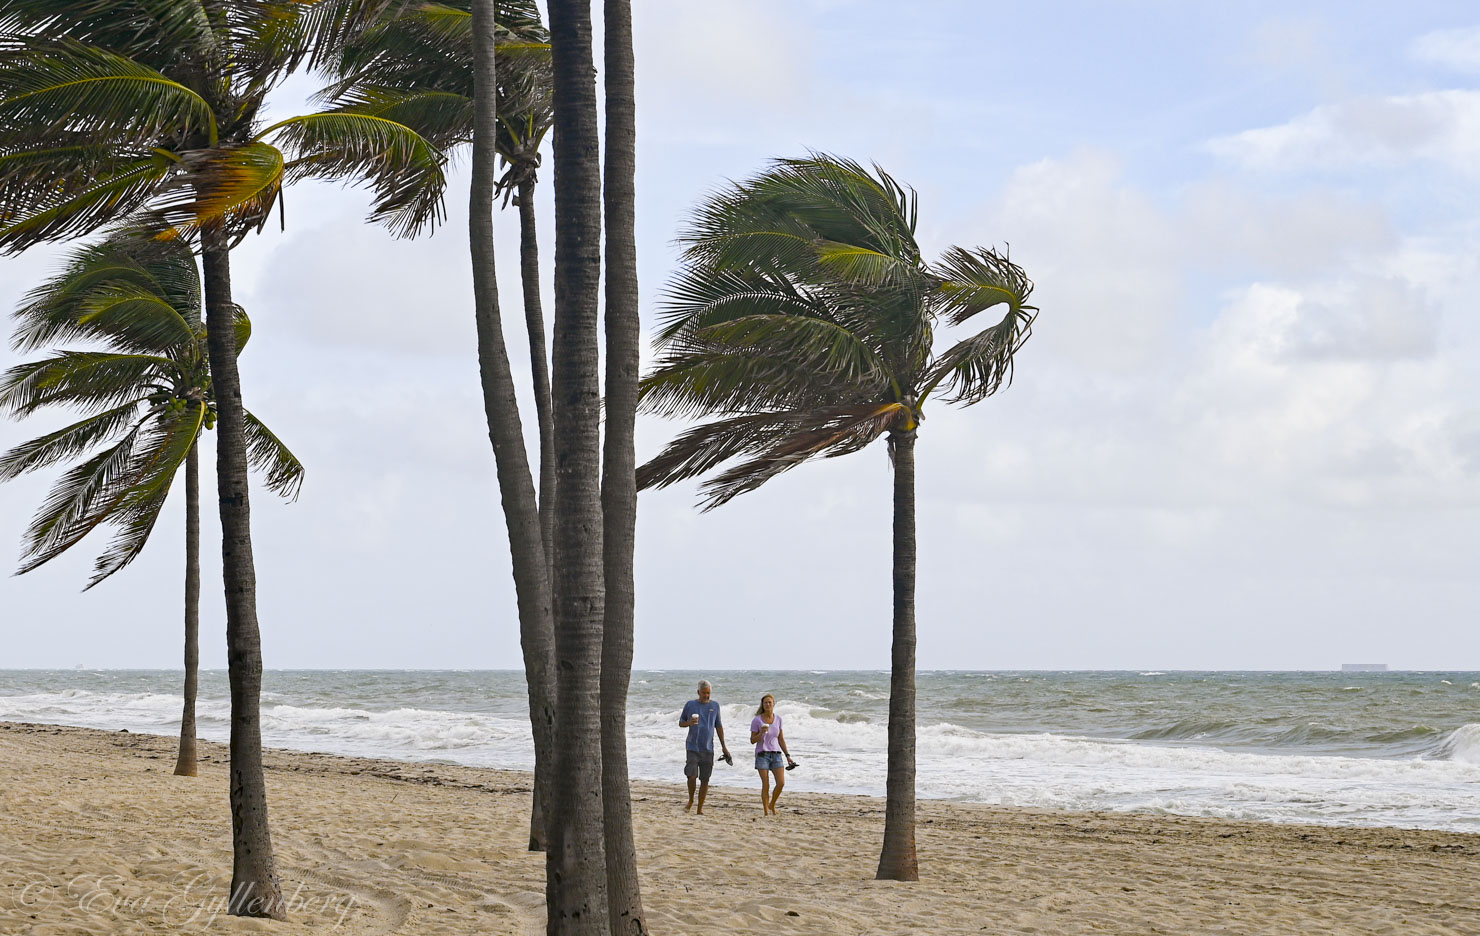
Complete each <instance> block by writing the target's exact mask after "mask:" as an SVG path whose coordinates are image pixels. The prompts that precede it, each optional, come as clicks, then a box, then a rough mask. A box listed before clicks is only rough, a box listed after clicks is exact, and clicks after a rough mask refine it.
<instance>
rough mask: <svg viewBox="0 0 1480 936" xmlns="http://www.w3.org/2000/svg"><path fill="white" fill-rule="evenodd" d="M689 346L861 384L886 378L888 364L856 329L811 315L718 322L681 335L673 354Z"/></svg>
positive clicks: (874, 384) (827, 380) (825, 379)
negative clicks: (788, 365)
mask: <svg viewBox="0 0 1480 936" xmlns="http://www.w3.org/2000/svg"><path fill="white" fill-rule="evenodd" d="M690 349H691V350H694V351H697V352H700V353H703V352H709V351H714V350H720V349H723V350H726V351H728V352H729V353H731V354H733V355H735V356H737V357H751V356H754V357H760V358H769V359H779V360H787V361H791V362H793V363H794V364H796V365H797V366H798V367H801V368H803V369H805V370H806V371H808V372H810V373H811V374H812V375H813V379H814V380H815V381H817V382H821V383H829V384H835V385H839V386H852V387H859V388H873V387H878V386H881V385H882V386H887V385H888V383H889V376H890V375H889V368H888V366H887V365H886V364H885V363H884V361H883V360H881V359H880V358H879V356H878V355H877V354H876V353H874V351H873V349H871V348H870V347H869V346H868V345H866V344H864V343H863V342H862V341H860V340H859V337H858V335H857V334H855V333H854V332H852V331H849V330H848V329H846V328H844V327H842V326H840V325H837V324H835V323H833V322H829V321H827V320H825V319H820V318H812V317H810V316H801V315H777V314H760V315H747V316H742V317H740V318H734V319H730V320H728V321H725V322H717V323H715V324H713V325H709V326H706V327H705V328H702V329H699V330H698V331H695V332H694V333H692V335H690V336H686V337H685V338H683V339H680V340H679V341H678V342H676V343H675V346H674V354H675V355H678V356H681V355H682V354H683V353H684V351H686V350H690Z"/></svg>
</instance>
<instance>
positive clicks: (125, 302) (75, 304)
mask: <svg viewBox="0 0 1480 936" xmlns="http://www.w3.org/2000/svg"><path fill="white" fill-rule="evenodd" d="M199 309H200V275H199V272H198V270H197V269H196V265H195V258H194V256H193V255H192V254H191V252H190V250H189V249H188V248H187V247H185V246H184V245H182V244H173V243H163V242H160V241H158V240H155V239H154V238H152V237H149V236H146V235H144V234H137V233H133V232H120V233H117V234H114V235H113V236H110V237H109V238H108V239H106V240H104V241H102V242H99V243H96V244H91V245H87V246H84V247H81V248H79V249H77V250H74V251H73V252H72V253H71V254H69V255H68V257H67V259H66V261H65V262H64V264H63V266H62V268H61V269H60V270H59V271H58V272H57V273H56V274H55V275H54V276H52V277H50V278H49V279H47V280H46V281H45V282H43V283H42V284H41V285H40V286H38V287H36V288H35V289H33V290H31V291H30V292H29V293H27V294H26V297H25V298H24V300H22V303H21V306H20V308H19V309H17V310H16V331H15V334H14V336H13V338H12V345H13V346H14V347H15V348H16V349H17V350H23V351H24V350H34V349H36V348H40V347H45V346H48V345H52V344H57V343H62V342H67V341H90V342H103V343H105V344H108V345H109V346H111V347H113V348H114V349H115V350H118V351H124V352H144V353H160V354H165V353H167V352H169V351H171V350H173V349H174V348H175V347H176V346H177V345H178V344H179V343H182V342H189V341H191V340H192V339H193V338H194V337H195V336H196V335H198V334H199V331H200V311H199Z"/></svg>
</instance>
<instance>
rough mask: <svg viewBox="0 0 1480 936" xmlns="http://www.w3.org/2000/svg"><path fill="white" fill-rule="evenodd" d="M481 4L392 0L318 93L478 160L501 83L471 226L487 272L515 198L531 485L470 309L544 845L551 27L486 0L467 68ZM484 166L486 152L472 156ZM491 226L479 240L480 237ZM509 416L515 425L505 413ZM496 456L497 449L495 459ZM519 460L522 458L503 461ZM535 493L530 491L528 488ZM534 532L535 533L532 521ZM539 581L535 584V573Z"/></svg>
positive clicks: (493, 342) (485, 313) (525, 10)
mask: <svg viewBox="0 0 1480 936" xmlns="http://www.w3.org/2000/svg"><path fill="white" fill-rule="evenodd" d="M480 15H481V14H480V13H479V11H478V10H477V9H476V7H475V5H474V4H473V3H471V2H470V0H448V2H444V3H437V2H415V3H410V4H407V5H404V6H397V7H392V8H390V9H388V10H387V13H386V15H385V17H384V18H383V19H381V20H379V21H377V22H375V23H373V24H371V25H370V26H369V27H368V28H366V29H365V30H363V31H362V32H360V33H359V34H357V35H354V36H352V37H350V38H349V39H348V40H347V41H346V42H345V43H344V45H343V46H342V48H340V49H338V50H337V51H336V53H335V55H334V56H333V58H332V61H331V62H330V63H329V70H330V71H331V73H332V74H333V76H334V78H335V81H334V83H333V84H331V85H330V86H329V87H327V88H325V89H324V90H323V91H322V92H320V97H321V98H322V99H323V100H326V101H328V102H330V103H331V105H332V106H333V107H335V108H338V109H343V110H346V111H349V112H358V113H366V114H372V115H375V116H385V117H389V118H391V119H394V120H396V121H398V122H401V123H404V124H406V125H408V126H411V127H412V128H414V129H415V130H417V132H419V133H421V134H422V135H423V136H424V137H426V138H427V139H429V140H431V141H432V142H434V143H435V144H436V145H437V146H439V147H440V148H441V149H443V150H444V151H447V152H454V151H455V150H456V149H458V148H461V147H462V146H465V145H466V146H470V147H473V148H474V150H475V152H474V161H475V163H477V161H478V152H477V147H478V146H479V145H480V143H479V141H478V138H477V133H476V131H477V127H478V124H477V117H478V115H479V112H478V111H477V106H476V105H475V99H476V97H477V91H478V88H480V87H483V86H485V85H486V86H488V87H494V88H496V95H497V100H496V102H494V101H490V102H488V103H490V104H495V105H496V106H495V107H494V108H493V110H494V113H492V114H491V115H487V116H486V117H485V118H484V119H486V120H487V121H489V122H490V124H491V126H493V127H494V132H493V133H492V134H491V136H492V137H493V140H492V152H491V153H490V154H489V157H488V158H489V160H490V161H489V164H488V166H487V167H486V172H487V173H488V176H487V180H491V181H487V184H488V186H489V189H488V192H486V193H485V192H484V191H483V189H482V186H483V184H484V182H485V178H484V176H483V175H482V172H483V171H484V170H483V169H482V168H475V175H476V176H477V178H478V187H477V188H476V189H475V191H474V192H473V198H474V200H475V204H474V207H473V213H472V217H473V219H474V220H473V221H472V222H471V223H473V224H475V225H478V226H479V228H480V230H479V231H477V232H475V233H474V234H473V245H474V246H473V247H472V250H473V255H474V263H475V265H477V266H479V267H481V268H482V269H483V272H480V273H478V274H477V275H479V276H482V275H487V276H489V277H493V278H494V280H493V281H491V284H490V286H489V288H490V289H493V288H494V287H493V285H492V283H494V282H496V276H495V274H494V272H493V262H494V261H493V252H492V250H493V247H492V237H493V230H492V227H491V224H492V221H491V219H490V220H489V222H488V224H489V225H490V226H489V227H488V229H487V231H486V233H485V232H483V231H482V230H481V227H482V225H483V224H484V221H483V220H482V218H483V216H484V214H486V213H487V212H488V211H490V210H491V208H485V207H484V205H485V203H487V204H489V205H491V204H492V199H493V198H494V197H495V193H500V192H501V193H502V194H503V196H504V204H505V205H506V206H507V204H508V202H509V201H510V199H511V197H512V199H513V200H515V201H516V202H517V203H518V207H519V221H520V231H519V233H520V237H519V257H520V273H521V279H522V283H523V292H524V319H525V328H526V331H527V332H528V335H529V360H530V372H531V374H532V377H533V385H534V399H535V414H536V418H537V421H538V426H539V438H540V462H539V471H540V478H539V492H538V500H537V502H536V501H535V499H534V498H535V495H534V492H533V490H532V489H531V491H530V492H528V493H527V494H526V492H525V491H524V489H523V487H522V484H523V482H522V480H520V478H521V477H522V475H527V474H528V473H529V466H528V455H527V453H526V452H525V450H524V444H523V432H522V427H521V426H520V425H519V424H518V422H517V417H518V403H517V400H516V399H515V397H514V396H513V395H512V393H513V391H512V386H513V384H512V378H510V382H509V389H508V390H507V392H506V391H505V390H504V389H503V380H504V378H503V377H502V376H501V373H500V372H501V371H502V370H504V369H507V367H508V358H507V351H506V349H505V346H504V342H503V329H502V318H501V316H500V314H499V312H498V308H497V293H496V291H493V292H489V293H486V294H482V293H479V292H478V289H480V288H481V287H478V288H475V294H477V295H481V296H482V298H481V299H479V298H476V296H475V301H474V304H475V309H476V311H475V315H476V317H477V319H478V323H479V325H478V327H479V329H480V338H479V342H480V345H479V347H480V361H481V364H480V367H481V369H482V377H483V389H484V398H485V404H486V406H485V408H486V411H487V419H488V421H489V433H490V438H493V439H494V442H493V448H494V457H495V461H496V462H497V463H498V465H499V467H498V472H499V478H500V481H499V486H500V490H501V492H502V495H503V502H504V519H505V524H506V525H507V527H508V528H509V535H510V544H509V545H510V550H511V552H512V553H513V556H514V565H515V576H514V579H515V589H516V592H518V596H519V597H518V602H519V607H520V612H519V621H520V644H521V646H522V648H523V655H524V671H525V674H526V684H527V687H528V692H529V708H530V713H531V719H530V721H531V727H532V732H533V735H534V749H535V782H534V798H533V799H534V801H533V805H532V808H531V809H530V831H529V847H530V850H531V851H543V850H544V848H545V823H544V802H545V800H546V798H547V797H548V791H549V784H550V772H551V769H552V766H553V754H552V753H551V750H550V746H551V743H552V735H553V728H552V719H553V706H554V675H553V673H554V670H553V666H554V663H553V659H554V639H555V638H554V631H553V624H552V623H551V621H550V600H551V599H550V597H549V591H548V590H549V586H548V579H549V574H550V568H549V567H550V565H551V564H552V563H553V561H554V528H553V526H552V524H553V522H554V511H553V507H554V489H555V436H554V427H553V425H552V422H551V417H550V371H549V364H548V356H547V352H546V348H545V322H544V313H543V310H542V308H541V301H540V281H539V272H540V267H539V242H538V234H537V230H536V224H535V214H534V207H535V206H534V188H535V183H536V180H537V176H538V169H539V165H540V147H541V146H542V145H543V142H544V139H545V136H546V134H547V133H548V131H549V128H550V121H551V119H552V111H551V107H552V104H551V88H550V42H549V34H548V33H547V32H546V31H545V29H544V26H543V25H542V24H541V23H540V19H539V10H538V8H537V7H536V6H535V5H534V3H533V2H531V0H494V2H493V4H492V10H491V11H489V13H488V16H489V18H490V22H489V24H487V29H489V30H491V34H490V38H489V41H491V42H492V43H493V44H494V49H495V51H496V55H497V58H498V60H499V65H498V67H497V69H495V68H494V64H493V61H492V60H491V59H490V60H489V62H488V64H487V66H486V67H487V71H482V70H479V69H477V68H475V59H476V49H475V47H474V38H475V35H477V33H476V29H478V28H479V17H480ZM496 158H497V159H502V161H503V163H504V166H505V171H504V173H503V174H502V176H495V172H496V170H495V168H494V162H495V160H496ZM478 165H479V166H481V163H479V164H478ZM485 237H486V238H487V242H486V243H485V242H484V241H483V238H485ZM511 416H512V417H513V418H514V420H515V422H513V423H510V422H509V420H510V417H511ZM500 460H501V461H500ZM511 460H513V461H517V462H519V465H517V466H516V465H515V464H513V463H512V462H511ZM526 497H527V498H528V500H529V502H528V503H526V502H525V499H526ZM526 510H534V511H535V512H536V513H537V516H538V518H539V524H538V526H537V527H536V529H535V530H534V531H528V530H525V529H524V527H523V520H522V513H523V512H524V511H526ZM536 532H537V533H538V541H536V537H535V535H534V534H535V533H536ZM541 555H542V556H543V558H544V563H545V566H546V570H545V572H544V574H543V576H541V575H540V574H539V573H537V572H536V571H534V570H532V569H529V568H527V567H528V566H529V565H531V564H532V563H534V562H535V561H537V557H539V556H541ZM541 578H543V579H544V584H540V581H539V580H540V579H541Z"/></svg>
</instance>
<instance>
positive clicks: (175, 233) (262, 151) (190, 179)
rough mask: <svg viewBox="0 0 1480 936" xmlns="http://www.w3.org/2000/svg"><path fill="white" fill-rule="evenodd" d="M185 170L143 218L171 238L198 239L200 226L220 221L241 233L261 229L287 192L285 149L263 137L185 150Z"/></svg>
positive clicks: (182, 164)
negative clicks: (172, 188) (284, 186)
mask: <svg viewBox="0 0 1480 936" xmlns="http://www.w3.org/2000/svg"><path fill="white" fill-rule="evenodd" d="M180 163H181V167H182V170H183V174H182V175H181V177H180V179H179V181H178V182H177V183H176V186H175V190H174V192H173V193H172V194H171V195H170V196H168V197H166V198H164V199H162V200H160V201H159V202H157V203H156V204H155V205H154V206H153V207H152V208H151V209H150V210H149V211H148V212H147V214H146V215H145V216H144V218H143V219H142V223H143V224H144V225H145V226H147V227H151V228H157V229H159V230H162V231H165V232H167V233H166V238H167V239H180V240H185V241H190V240H193V239H194V238H195V237H196V236H197V235H198V234H199V232H200V230H201V228H203V227H209V226H213V225H221V226H223V227H224V228H225V229H226V230H228V231H231V232H233V233H235V234H237V235H238V236H240V235H241V234H243V233H245V232H247V231H249V230H253V229H256V230H260V229H261V228H262V225H263V224H265V223H266V222H267V219H268V218H269V217H271V215H272V208H273V205H274V204H276V203H277V200H278V197H279V196H280V195H281V193H282V188H283V176H284V173H285V169H286V164H285V161H284V159H283V154H282V151H281V150H279V149H278V148H277V147H275V146H272V145H271V144H268V143H263V142H261V141H253V142H250V143H242V144H234V145H229V146H218V147H212V148H211V149H205V150H192V151H188V152H185V153H182V154H181V159H180Z"/></svg>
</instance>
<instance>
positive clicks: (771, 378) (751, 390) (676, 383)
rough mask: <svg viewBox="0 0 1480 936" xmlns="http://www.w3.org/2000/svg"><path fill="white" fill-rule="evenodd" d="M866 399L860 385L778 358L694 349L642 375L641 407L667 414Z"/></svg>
mask: <svg viewBox="0 0 1480 936" xmlns="http://www.w3.org/2000/svg"><path fill="white" fill-rule="evenodd" d="M850 398H853V399H858V398H865V397H864V393H863V390H862V389H860V388H857V387H852V386H848V385H838V384H833V383H829V382H827V381H826V380H825V379H823V378H822V377H819V375H818V374H817V372H816V371H815V370H813V369H811V368H809V367H806V366H803V365H801V364H798V363H796V362H794V361H789V360H787V359H785V358H782V357H761V356H759V355H737V354H733V353H731V352H729V351H711V352H693V351H686V352H684V353H683V354H681V355H674V356H672V357H670V358H665V359H663V360H660V361H659V362H658V364H657V366H656V367H655V368H654V369H653V371H652V372H651V373H650V374H648V375H647V376H646V377H644V378H643V380H642V383H641V387H640V391H639V404H638V405H639V406H640V407H641V409H642V410H643V412H647V413H654V414H656V415H659V416H666V417H670V418H673V417H690V418H692V417H697V416H727V415H732V414H737V413H758V412H765V411H773V410H794V409H805V408H812V407H816V406H820V405H823V404H826V403H829V402H832V403H837V402H839V401H840V400H846V399H850Z"/></svg>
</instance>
